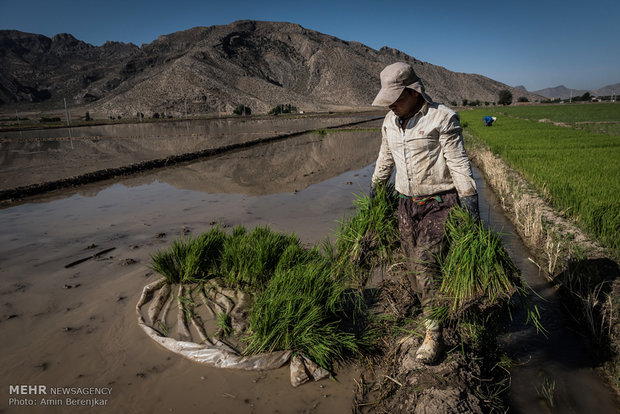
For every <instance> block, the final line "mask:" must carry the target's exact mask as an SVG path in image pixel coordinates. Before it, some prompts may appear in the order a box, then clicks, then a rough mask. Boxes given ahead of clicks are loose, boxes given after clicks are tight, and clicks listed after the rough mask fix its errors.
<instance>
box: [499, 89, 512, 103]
mask: <svg viewBox="0 0 620 414" xmlns="http://www.w3.org/2000/svg"><path fill="white" fill-rule="evenodd" d="M497 103H498V104H500V105H510V104H511V103H512V93H511V92H510V91H509V90H507V89H502V90H501V91H499V101H497Z"/></svg>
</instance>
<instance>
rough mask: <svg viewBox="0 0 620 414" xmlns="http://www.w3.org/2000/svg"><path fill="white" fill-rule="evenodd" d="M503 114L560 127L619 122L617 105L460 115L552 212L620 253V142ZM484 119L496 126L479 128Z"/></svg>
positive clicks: (489, 110)
mask: <svg viewBox="0 0 620 414" xmlns="http://www.w3.org/2000/svg"><path fill="white" fill-rule="evenodd" d="M596 108H599V109H600V112H597V111H596ZM502 112H503V113H510V114H511V115H513V116H519V117H528V118H532V119H540V118H549V119H553V120H554V121H558V122H564V123H568V122H570V120H575V118H576V117H577V115H576V114H579V118H578V121H577V120H575V121H576V122H585V121H592V120H595V121H601V120H605V121H606V122H610V121H618V122H620V105H619V104H607V105H605V104H601V105H578V106H577V105H574V106H559V105H557V106H540V107H514V108H485V109H476V110H472V111H462V112H461V113H460V115H461V120H462V121H463V122H464V123H467V125H468V126H467V128H468V130H469V131H470V132H471V133H472V134H473V135H475V136H476V137H478V138H480V139H482V140H483V141H484V142H486V143H487V144H488V145H489V147H490V148H491V150H492V151H493V152H494V153H496V154H499V155H500V156H501V157H502V158H503V159H504V160H505V161H506V162H507V163H508V164H509V165H510V166H512V167H513V168H515V169H517V170H519V171H521V172H522V173H523V175H524V176H525V177H526V178H527V179H528V180H529V181H530V182H532V183H533V184H534V185H535V186H536V187H537V188H538V189H539V190H541V192H543V189H545V191H546V192H547V194H549V197H550V201H551V203H552V204H553V205H554V206H555V207H556V208H558V209H560V210H563V211H566V212H567V214H568V215H569V216H572V217H574V218H576V219H577V220H578V221H579V222H580V223H581V224H582V225H583V227H584V228H585V229H586V230H587V231H590V232H591V233H592V234H593V235H595V236H596V237H597V238H598V239H599V240H600V241H601V242H602V243H603V244H604V245H606V246H608V247H611V248H613V249H614V250H615V251H616V252H617V251H618V250H620V237H619V236H620V137H617V136H614V135H609V134H596V133H592V132H589V131H584V130H578V129H574V128H567V127H561V126H555V125H551V124H547V123H540V122H537V121H531V120H527V119H515V118H509V117H506V116H502ZM614 113H615V115H614ZM485 115H492V116H497V117H498V121H497V123H496V124H495V125H493V126H492V127H485V126H483V123H482V117H483V116H485ZM588 116H589V118H588Z"/></svg>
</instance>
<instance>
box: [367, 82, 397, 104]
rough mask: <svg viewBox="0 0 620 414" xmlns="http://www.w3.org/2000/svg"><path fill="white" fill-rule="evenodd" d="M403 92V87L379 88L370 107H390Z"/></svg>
mask: <svg viewBox="0 0 620 414" xmlns="http://www.w3.org/2000/svg"><path fill="white" fill-rule="evenodd" d="M404 90H405V87H404V86H396V87H389V88H381V90H380V91H379V93H378V94H377V96H376V97H375V100H374V101H372V106H390V105H392V104H393V103H394V102H396V100H397V99H398V98H399V97H400V94H401V93H403V91H404Z"/></svg>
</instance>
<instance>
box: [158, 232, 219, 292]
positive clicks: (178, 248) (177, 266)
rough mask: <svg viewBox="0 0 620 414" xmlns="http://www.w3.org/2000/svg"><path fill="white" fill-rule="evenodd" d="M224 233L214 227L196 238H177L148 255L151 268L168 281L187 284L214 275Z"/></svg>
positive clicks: (217, 265)
mask: <svg viewBox="0 0 620 414" xmlns="http://www.w3.org/2000/svg"><path fill="white" fill-rule="evenodd" d="M226 237H227V236H226V233H224V232H223V231H222V230H221V229H220V228H219V227H214V228H213V229H211V230H210V231H209V232H208V233H205V234H203V235H201V236H199V237H189V238H179V239H176V240H174V241H173V242H172V244H171V246H170V248H168V249H164V250H160V251H158V252H156V253H155V254H154V255H153V256H151V268H152V269H153V270H155V271H156V272H158V273H160V274H162V275H163V276H164V277H166V280H167V281H168V283H170V284H172V283H191V282H196V281H198V280H201V279H205V278H207V277H209V276H210V275H213V274H216V273H217V271H218V267H219V260H220V256H221V250H222V246H223V243H224V240H226Z"/></svg>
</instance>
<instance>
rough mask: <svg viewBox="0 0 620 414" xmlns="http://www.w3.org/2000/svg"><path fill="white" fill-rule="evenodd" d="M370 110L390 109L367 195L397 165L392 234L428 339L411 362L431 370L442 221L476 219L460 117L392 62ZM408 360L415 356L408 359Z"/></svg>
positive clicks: (436, 346) (438, 339)
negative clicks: (463, 214) (463, 213)
mask: <svg viewBox="0 0 620 414" xmlns="http://www.w3.org/2000/svg"><path fill="white" fill-rule="evenodd" d="M372 104H373V105H374V106H389V108H390V109H391V111H390V112H389V113H388V114H387V115H386V116H385V119H384V121H383V126H382V128H381V136H382V140H381V150H380V151H379V157H378V158H377V164H376V166H375V171H374V174H373V176H372V186H371V197H373V196H374V194H375V193H376V185H377V184H378V183H384V182H385V181H387V180H388V179H389V178H390V176H391V175H392V170H393V169H394V167H396V177H395V185H396V190H397V191H398V193H399V203H398V229H399V233H400V238H401V244H402V247H403V251H404V253H405V255H406V257H407V266H408V276H407V279H408V281H409V283H411V286H412V288H413V289H414V291H415V292H416V293H417V295H418V297H419V298H420V302H421V304H422V311H423V315H424V318H425V327H426V336H425V339H424V342H423V343H422V346H420V348H419V349H418V350H417V351H416V353H415V359H416V360H418V361H420V362H422V363H425V364H431V363H433V362H435V360H436V359H437V356H438V355H439V353H440V351H441V343H442V327H441V325H440V324H439V323H437V322H436V321H434V320H433V319H432V316H431V312H430V311H431V307H432V302H433V296H434V295H435V293H436V287H435V284H434V280H437V278H438V277H439V276H440V275H439V269H438V267H437V262H436V260H435V257H436V255H437V254H439V253H440V252H443V251H444V249H446V248H447V245H446V239H445V237H444V222H445V220H446V219H447V217H448V215H449V213H450V210H451V209H452V208H453V207H454V206H456V205H457V204H460V205H461V206H462V207H463V208H464V209H466V210H467V211H468V212H469V213H470V214H471V215H472V216H473V217H474V218H476V219H479V218H480V215H479V211H478V193H477V190H476V183H475V182H474V178H473V176H472V172H471V165H470V163H469V159H468V158H467V154H466V153H465V148H464V147H463V136H462V134H461V131H462V130H461V125H460V121H459V116H458V114H457V113H456V112H454V111H453V110H451V109H450V108H448V107H446V106H445V105H442V104H439V103H435V102H433V100H432V99H431V98H430V96H428V95H427V94H426V93H425V92H424V85H423V84H422V81H421V80H420V78H419V77H418V76H417V75H416V74H415V72H414V70H413V67H411V66H410V65H408V64H406V63H400V62H399V63H394V64H392V65H389V66H387V67H386V68H385V69H383V71H382V72H381V90H380V91H379V93H378V94H377V97H376V98H375V100H374V102H373V103H372ZM412 356H413V355H412Z"/></svg>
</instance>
